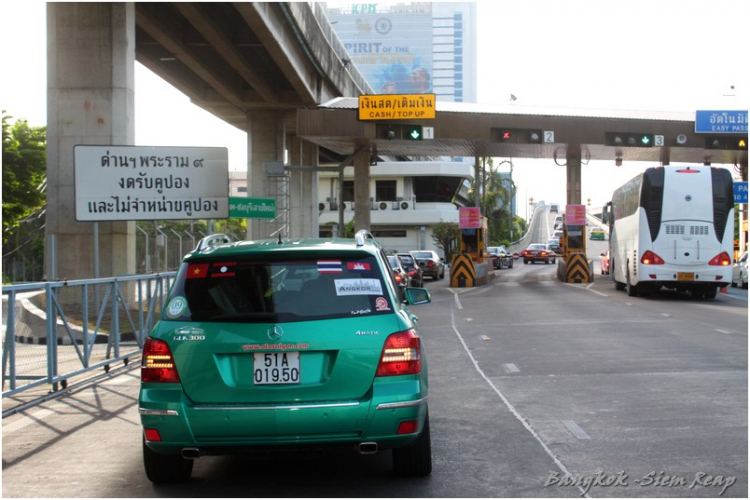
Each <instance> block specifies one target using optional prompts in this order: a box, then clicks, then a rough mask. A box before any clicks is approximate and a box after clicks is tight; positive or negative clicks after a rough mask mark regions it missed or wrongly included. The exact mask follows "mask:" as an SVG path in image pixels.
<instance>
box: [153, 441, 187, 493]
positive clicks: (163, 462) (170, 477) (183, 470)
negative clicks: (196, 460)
mask: <svg viewBox="0 0 750 500" xmlns="http://www.w3.org/2000/svg"><path fill="white" fill-rule="evenodd" d="M143 465H144V467H145V469H146V476H147V477H148V479H149V480H150V481H151V482H152V483H184V482H186V481H188V480H189V479H190V475H191V474H192V473H193V461H192V460H190V459H187V458H182V457H181V456H179V455H160V454H159V453H156V452H155V451H153V450H152V449H151V448H149V447H148V446H146V441H145V440H144V441H143Z"/></svg>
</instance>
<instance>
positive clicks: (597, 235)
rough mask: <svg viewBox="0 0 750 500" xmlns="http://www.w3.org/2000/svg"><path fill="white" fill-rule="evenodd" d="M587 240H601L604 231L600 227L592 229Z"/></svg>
mask: <svg viewBox="0 0 750 500" xmlns="http://www.w3.org/2000/svg"><path fill="white" fill-rule="evenodd" d="M589 238H590V239H592V240H603V239H604V229H602V228H600V227H592V228H591V231H589Z"/></svg>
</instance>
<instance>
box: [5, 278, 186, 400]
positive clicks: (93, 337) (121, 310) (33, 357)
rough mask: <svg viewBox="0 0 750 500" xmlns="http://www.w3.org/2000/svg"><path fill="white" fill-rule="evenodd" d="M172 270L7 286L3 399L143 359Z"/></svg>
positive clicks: (44, 390)
mask: <svg viewBox="0 0 750 500" xmlns="http://www.w3.org/2000/svg"><path fill="white" fill-rule="evenodd" d="M174 276H175V273H174V272H168V273H155V274H147V275H137V276H126V277H117V278H100V279H92V280H75V281H61V282H50V283H27V284H19V285H9V286H3V304H2V307H3V316H2V317H3V323H2V336H3V338H2V345H3V359H2V363H3V399H5V398H8V397H11V396H15V395H18V394H19V393H21V392H25V391H28V392H27V393H29V392H31V391H33V390H36V391H40V392H41V393H47V392H56V391H59V390H60V388H62V389H65V388H66V387H67V386H68V384H70V382H71V381H73V380H75V381H78V380H85V379H86V378H87V377H93V376H95V375H96V373H97V372H99V371H102V372H108V371H109V370H110V368H111V367H113V366H114V365H115V364H117V363H119V362H122V363H124V364H127V363H128V362H129V361H130V360H131V359H137V360H140V352H141V348H142V347H143V342H144V340H145V338H146V337H147V336H148V332H149V331H150V330H151V328H153V326H154V324H155V323H156V321H157V320H158V318H159V316H160V314H161V310H162V307H163V306H164V301H165V300H166V298H167V294H168V292H169V288H170V287H171V284H172V281H173V278H174Z"/></svg>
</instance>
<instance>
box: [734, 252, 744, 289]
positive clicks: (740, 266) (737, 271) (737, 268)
mask: <svg viewBox="0 0 750 500" xmlns="http://www.w3.org/2000/svg"><path fill="white" fill-rule="evenodd" d="M732 286H739V287H741V288H747V252H745V253H743V254H742V255H741V256H740V258H739V259H737V262H735V263H734V266H733V267H732Z"/></svg>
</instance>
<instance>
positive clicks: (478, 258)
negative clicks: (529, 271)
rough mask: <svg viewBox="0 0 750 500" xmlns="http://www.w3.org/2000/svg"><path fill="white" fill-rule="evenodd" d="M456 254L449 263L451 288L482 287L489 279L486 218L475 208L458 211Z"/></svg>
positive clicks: (462, 208) (489, 263) (464, 208)
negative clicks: (458, 234) (458, 231)
mask: <svg viewBox="0 0 750 500" xmlns="http://www.w3.org/2000/svg"><path fill="white" fill-rule="evenodd" d="M459 230H460V236H459V242H458V250H459V251H458V253H457V254H456V255H455V256H454V257H453V261H452V263H451V287H459V288H463V287H467V288H468V287H473V286H477V285H484V284H487V282H488V281H489V279H490V273H489V266H490V265H491V262H490V260H489V253H488V252H487V246H488V244H489V242H488V241H487V218H486V217H482V216H481V214H480V213H479V209H478V208H476V207H461V208H460V209H459Z"/></svg>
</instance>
